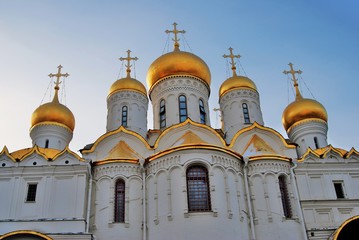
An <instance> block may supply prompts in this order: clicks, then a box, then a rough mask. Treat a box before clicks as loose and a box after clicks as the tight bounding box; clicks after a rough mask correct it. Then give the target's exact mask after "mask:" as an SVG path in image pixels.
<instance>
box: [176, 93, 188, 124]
mask: <svg viewBox="0 0 359 240" xmlns="http://www.w3.org/2000/svg"><path fill="white" fill-rule="evenodd" d="M178 102H179V120H180V123H181V122H184V121H186V119H187V116H188V115H187V99H186V96H184V95H181V96H179V98H178Z"/></svg>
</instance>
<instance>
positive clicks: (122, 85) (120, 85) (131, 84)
mask: <svg viewBox="0 0 359 240" xmlns="http://www.w3.org/2000/svg"><path fill="white" fill-rule="evenodd" d="M120 90H132V91H136V92H140V93H142V94H143V95H145V96H147V91H146V88H145V86H144V85H143V84H142V83H141V82H140V81H138V80H136V79H134V78H131V77H130V76H127V77H125V78H121V79H119V80H117V81H116V82H114V83H113V84H112V85H111V87H110V91H109V93H108V95H109V96H110V95H112V94H114V93H115V92H118V91H120Z"/></svg>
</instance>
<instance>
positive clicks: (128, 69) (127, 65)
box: [119, 50, 138, 77]
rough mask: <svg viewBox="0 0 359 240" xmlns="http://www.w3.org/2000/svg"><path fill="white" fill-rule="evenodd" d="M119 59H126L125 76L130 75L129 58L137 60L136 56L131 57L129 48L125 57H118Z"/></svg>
mask: <svg viewBox="0 0 359 240" xmlns="http://www.w3.org/2000/svg"><path fill="white" fill-rule="evenodd" d="M119 60H120V61H127V64H126V65H125V66H126V72H127V77H130V72H131V67H132V65H131V60H133V61H137V60H138V57H131V50H127V57H125V58H123V57H120V58H119Z"/></svg>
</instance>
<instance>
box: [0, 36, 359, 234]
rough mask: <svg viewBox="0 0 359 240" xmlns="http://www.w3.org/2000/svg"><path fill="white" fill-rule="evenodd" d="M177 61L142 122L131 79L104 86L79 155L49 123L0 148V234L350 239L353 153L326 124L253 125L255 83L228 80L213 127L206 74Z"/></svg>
mask: <svg viewBox="0 0 359 240" xmlns="http://www.w3.org/2000/svg"><path fill="white" fill-rule="evenodd" d="M177 44H178V43H177ZM175 46H176V45H175ZM178 46H179V45H177V46H176V47H177V51H179V48H178ZM177 53H178V52H177ZM188 56H189V55H188ZM166 58H167V59H170V60H171V54H168V55H166ZM191 61H197V60H196V58H193V57H191ZM174 62H175V63H176V61H174ZM128 66H130V64H128ZM183 66H184V68H185V67H186V62H185V61H184V63H182V66H181V67H182V69H181V71H180V72H175V70H174V72H170V71H167V68H166V71H167V72H166V74H167V75H165V76H163V74H162V75H161V73H160V74H158V76H160V78H159V79H155V80H156V81H157V82H155V83H153V84H152V86H148V89H150V93H149V95H150V96H149V97H150V99H151V101H152V106H153V122H154V129H152V130H149V129H147V127H146V126H147V108H148V98H147V96H145V95H144V94H142V93H141V91H140V90H141V89H142V86H139V85H138V83H137V82H135V84H137V85H131V84H133V83H134V82H132V83H131V82H130V84H129V83H127V85H126V84H124V85H119V86H120V87H119V88H118V89H116V91H115V92H114V93H113V94H110V95H109V97H108V99H107V104H108V116H107V132H106V133H105V134H104V135H102V136H100V137H99V138H98V139H97V140H96V141H95V142H94V143H92V144H89V145H87V146H86V147H84V149H82V150H81V155H82V156H79V155H77V154H76V153H74V152H72V151H71V150H69V149H68V147H67V146H68V142H69V141H70V140H71V138H72V131H68V132H66V131H64V130H67V129H66V128H64V127H63V128H61V126H60V125H59V124H58V123H57V122H56V121H53V122H46V124H39V125H37V126H36V127H34V128H33V129H32V130H31V133H30V134H31V138H32V139H33V146H32V147H31V148H25V149H21V150H18V151H15V152H9V151H8V150H7V148H6V147H4V148H3V150H2V151H1V152H0V192H1V194H0V202H1V204H0V240H2V239H7V240H9V239H98V240H105V239H138V240H140V239H142V240H161V239H163V240H164V239H176V240H182V239H183V240H184V239H191V240H196V239H213V240H215V239H222V240H227V239H228V240H232V239H240V240H277V239H298V240H301V239H313V240H314V239H323V240H325V239H335V240H341V239H348V238H347V236H355V238H353V239H357V237H358V231H357V230H356V229H358V228H356V227H353V225H352V223H355V224H358V223H357V221H359V217H358V215H359V193H358V191H357V189H358V188H359V152H357V151H356V150H355V149H351V150H349V151H347V150H343V149H340V148H335V147H333V146H331V145H328V144H327V127H328V126H327V122H326V121H324V120H318V119H315V118H314V120H313V119H301V120H300V121H297V122H295V123H294V124H293V125H292V126H291V127H290V128H289V129H288V136H289V139H285V137H283V136H282V135H280V134H279V133H278V132H277V131H276V130H274V129H272V128H270V127H268V126H264V122H263V117H262V113H261V108H260V102H259V93H258V92H257V91H256V90H253V89H248V88H247V89H244V88H236V87H235V81H234V82H232V83H231V84H233V83H234V86H233V85H232V86H231V88H228V89H229V90H228V91H227V92H225V93H224V94H223V95H222V96H221V97H220V107H221V112H222V118H223V119H222V121H223V128H222V130H221V129H213V128H212V127H211V125H210V119H209V106H208V99H209V93H210V86H209V83H210V79H201V78H200V76H201V74H198V75H196V76H194V75H193V76H192V75H191V74H192V73H193V72H196V71H195V70H196V69H194V70H193V66H194V65H191V70H190V71H189V72H183ZM200 66H201V67H202V69H205V68H203V66H204V65H203V62H201V65H200ZM128 68H129V67H128ZM168 69H171V68H168ZM173 69H176V68H173ZM127 71H128V72H130V70H129V69H127ZM171 71H172V70H171ZM156 74H157V73H156ZM131 81H132V80H131ZM121 86H124V87H123V89H121ZM131 86H135V87H136V89H134V88H133V89H131ZM57 87H58V86H57ZM143 88H144V87H143ZM139 89H140V90H139ZM180 96H185V99H186V104H185V105H183V106H185V108H184V107H183V106H181V104H180ZM162 100H164V102H165V111H163V108H162V109H161V101H162ZM200 101H202V102H203V108H201V107H200ZM243 103H246V104H247V106H248V110H249V118H250V122H249V123H246V122H245V116H244V115H243V114H244V111H243V105H242V104H243ZM124 106H126V107H128V108H127V110H128V112H127V115H126V121H127V122H126V124H124V123H123V120H122V114H123V113H122V109H123V107H124ZM181 109H182V110H185V113H186V115H185V116H186V118H185V119H183V118H181V116H183V114H181ZM161 117H162V118H161ZM163 117H164V119H165V125H161V124H163V121H162V120H163ZM62 119H65V120H66V116H65V117H64V118H62ZM203 120H204V121H203ZM161 121H162V122H161ZM46 140H50V141H49V144H48V145H47V144H46ZM58 140H61V144H59V142H58ZM353 234H354V235H353Z"/></svg>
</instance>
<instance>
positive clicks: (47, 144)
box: [45, 139, 50, 148]
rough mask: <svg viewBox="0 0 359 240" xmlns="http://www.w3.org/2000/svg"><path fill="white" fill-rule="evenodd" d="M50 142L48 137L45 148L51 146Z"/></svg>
mask: <svg viewBox="0 0 359 240" xmlns="http://www.w3.org/2000/svg"><path fill="white" fill-rule="evenodd" d="M49 143H50V140H49V139H46V141H45V148H49Z"/></svg>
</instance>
